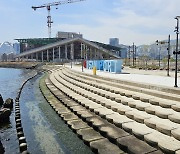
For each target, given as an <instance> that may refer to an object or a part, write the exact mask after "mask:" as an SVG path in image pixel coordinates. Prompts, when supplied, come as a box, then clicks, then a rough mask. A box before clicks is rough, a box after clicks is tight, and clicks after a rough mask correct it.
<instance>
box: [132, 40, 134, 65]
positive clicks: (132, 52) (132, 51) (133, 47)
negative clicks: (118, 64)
mask: <svg viewBox="0 0 180 154" xmlns="http://www.w3.org/2000/svg"><path fill="white" fill-rule="evenodd" d="M132 53H133V66H134V42H133V50H132Z"/></svg>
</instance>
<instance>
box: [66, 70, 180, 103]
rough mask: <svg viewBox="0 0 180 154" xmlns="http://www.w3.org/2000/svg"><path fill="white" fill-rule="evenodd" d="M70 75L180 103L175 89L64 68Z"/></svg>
mask: <svg viewBox="0 0 180 154" xmlns="http://www.w3.org/2000/svg"><path fill="white" fill-rule="evenodd" d="M64 70H65V71H67V72H68V73H70V74H73V75H76V76H79V77H80V78H86V79H88V80H90V81H96V82H98V83H105V84H106V85H110V86H112V85H113V86H115V87H118V88H122V89H124V90H128V91H133V92H140V93H144V94H148V95H152V96H157V97H161V98H165V99H170V100H174V101H177V102H179V101H180V91H179V90H177V89H175V88H166V87H157V86H153V85H152V86H150V85H145V84H142V83H135V82H131V81H121V80H117V79H110V78H109V79H107V78H103V77H100V76H93V75H90V74H85V73H82V72H77V71H75V70H73V69H71V70H70V69H69V68H64Z"/></svg>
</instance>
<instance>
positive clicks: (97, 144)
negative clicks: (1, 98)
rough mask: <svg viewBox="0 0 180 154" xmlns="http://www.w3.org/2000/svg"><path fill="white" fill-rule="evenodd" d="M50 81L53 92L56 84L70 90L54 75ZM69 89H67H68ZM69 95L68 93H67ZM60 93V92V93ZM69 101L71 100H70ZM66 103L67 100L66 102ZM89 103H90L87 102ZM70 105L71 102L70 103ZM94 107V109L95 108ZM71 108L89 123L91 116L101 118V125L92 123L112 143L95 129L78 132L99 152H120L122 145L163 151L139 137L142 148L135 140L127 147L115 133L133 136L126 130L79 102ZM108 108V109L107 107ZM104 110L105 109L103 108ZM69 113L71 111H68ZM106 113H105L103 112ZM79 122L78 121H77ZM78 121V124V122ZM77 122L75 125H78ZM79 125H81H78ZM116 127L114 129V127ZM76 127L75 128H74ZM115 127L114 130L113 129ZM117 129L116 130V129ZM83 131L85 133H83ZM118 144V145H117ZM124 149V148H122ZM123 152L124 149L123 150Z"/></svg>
mask: <svg viewBox="0 0 180 154" xmlns="http://www.w3.org/2000/svg"><path fill="white" fill-rule="evenodd" d="M50 81H51V82H52V83H53V84H54V87H53V85H52V84H50V83H49V82H48V81H47V80H46V83H47V86H48V88H49V89H50V90H51V92H52V93H53V91H54V92H55V93H56V92H57V89H55V86H56V87H57V88H61V89H59V90H60V91H61V92H63V93H64V94H65V93H66V92H70V91H68V89H67V88H66V87H65V86H64V87H63V85H62V84H60V82H59V83H57V82H56V81H57V80H56V79H55V78H54V76H53V75H52V74H51V75H50ZM66 90H67V91H66ZM72 93H74V92H73V91H71V94H72ZM66 94H67V95H68V93H66ZM74 94H75V95H74V96H77V97H78V95H77V94H76V93H74ZM59 95H60V94H59ZM86 100H88V99H86ZM86 100H84V102H86ZM68 102H69V101H68ZM64 103H66V101H65V102H64ZM77 103H78V102H77ZM89 103H92V102H89ZM87 104H88V103H87ZM68 105H69V103H68ZM68 105H67V106H68ZM101 108H104V109H107V108H105V107H101ZM95 109H96V111H97V112H100V111H101V110H98V109H99V108H95ZM95 109H94V110H95ZM70 110H72V111H73V112H74V113H75V114H77V115H78V116H79V117H81V118H82V119H83V120H84V121H86V122H87V123H89V122H88V121H89V118H96V119H97V118H99V121H101V124H100V125H97V123H96V124H94V123H93V124H92V123H91V124H92V126H93V128H94V129H96V128H97V129H98V130H99V131H98V132H100V133H101V134H102V135H103V136H104V137H106V138H107V139H109V140H111V141H112V143H110V142H109V140H107V139H104V138H102V139H100V136H99V135H98V133H95V132H94V129H90V128H88V129H86V130H85V128H83V130H78V131H77V133H78V134H79V135H80V136H83V137H82V138H83V140H84V141H85V142H88V143H89V145H90V146H91V148H92V149H94V150H95V149H98V152H99V153H101V152H103V153H120V149H119V148H118V149H117V148H116V146H117V145H118V146H120V145H121V146H122V147H125V148H124V149H125V150H126V151H127V152H133V153H139V151H141V153H147V152H149V153H151V152H155V151H157V152H158V153H161V152H160V151H158V150H156V149H155V148H153V147H151V146H149V145H148V144H146V143H145V142H141V141H139V140H138V139H137V138H134V142H139V145H140V146H142V147H141V148H139V147H138V148H137V149H136V148H133V146H134V145H133V142H131V144H129V145H128V146H127V147H126V146H124V145H123V143H121V142H117V139H120V136H116V135H115V134H119V135H120V134H122V133H123V134H124V135H123V134H122V136H121V138H125V137H126V136H131V135H130V134H128V133H126V132H124V131H123V130H122V129H120V128H118V127H115V126H114V125H112V124H110V123H108V122H107V121H106V120H103V119H101V118H100V117H99V116H97V115H95V114H94V113H92V112H90V111H89V110H87V109H86V108H83V107H80V106H79V104H77V105H75V103H73V106H71V107H70ZM107 110H108V109H107ZM102 112H103V110H102ZM111 112H113V111H111ZM67 113H68V114H69V112H67ZM103 113H104V114H103ZM103 113H102V114H103V115H106V113H105V112H103ZM68 123H69V124H72V123H71V122H68ZM74 123H76V122H73V127H74ZM77 123H78V121H77ZM77 123H76V124H77ZM76 124H75V125H76ZM83 126H84V127H86V125H83ZM78 127H79V125H78ZM113 128H114V129H113ZM73 129H74V128H73ZM112 129H113V131H112ZM115 130H116V131H115ZM82 133H83V135H82ZM88 134H94V140H92V135H88ZM95 136H96V137H97V140H95V138H96V137H95ZM113 142H116V144H113ZM115 145H116V146H115ZM107 148H108V151H106V150H105V149H107ZM122 149H123V148H122ZM121 152H122V151H121Z"/></svg>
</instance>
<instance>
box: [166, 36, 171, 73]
mask: <svg viewBox="0 0 180 154" xmlns="http://www.w3.org/2000/svg"><path fill="white" fill-rule="evenodd" d="M170 41H171V39H170V35H169V37H168V48H167V49H168V57H167V58H168V68H167V76H169V60H170Z"/></svg>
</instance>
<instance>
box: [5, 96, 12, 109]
mask: <svg viewBox="0 0 180 154" xmlns="http://www.w3.org/2000/svg"><path fill="white" fill-rule="evenodd" d="M3 106H4V108H9V109H12V108H13V99H11V98H8V99H6V101H5V103H4V105H3Z"/></svg>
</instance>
